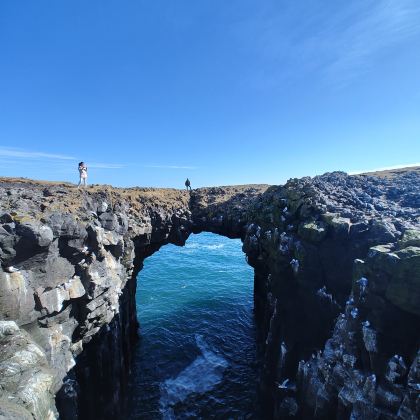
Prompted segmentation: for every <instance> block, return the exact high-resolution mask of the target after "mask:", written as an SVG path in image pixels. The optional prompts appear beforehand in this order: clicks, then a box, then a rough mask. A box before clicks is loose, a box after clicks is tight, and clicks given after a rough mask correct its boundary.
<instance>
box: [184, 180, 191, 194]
mask: <svg viewBox="0 0 420 420" xmlns="http://www.w3.org/2000/svg"><path fill="white" fill-rule="evenodd" d="M185 187H186V188H187V191H188V190H190V191H191V182H190V180H189V179H188V178H187V180H186V181H185Z"/></svg>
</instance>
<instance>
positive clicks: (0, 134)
mask: <svg viewBox="0 0 420 420" xmlns="http://www.w3.org/2000/svg"><path fill="white" fill-rule="evenodd" d="M81 160H84V161H85V162H86V163H87V164H88V167H89V172H90V174H89V175H90V179H89V181H90V182H92V183H108V184H114V185H119V186H135V185H141V186H169V187H182V186H183V182H184V179H185V178H186V177H187V176H188V177H189V178H190V179H191V181H192V186H193V187H197V186H204V185H227V184H245V183H270V184H278V183H283V182H284V181H285V180H287V179H288V178H290V177H298V176H304V175H315V174H320V173H323V172H326V171H332V170H344V171H347V172H355V171H363V170H368V169H376V168H382V167H390V166H398V165H407V164H415V163H417V162H420V3H419V1H418V0H353V1H351V2H349V1H348V0H346V1H344V0H324V1H320V0H316V1H315V0H302V1H300V2H297V1H296V0H282V1H280V0H276V1H275V0H265V1H257V0H254V1H249V0H230V1H226V0H212V1H197V0H177V1H173V0H166V1H163V0H153V1H143V0H119V1H117V0H89V1H86V0H72V1H55V0H49V1H47V0H36V1H34V0H31V1H29V0H27V1H25V0H20V1H16V0H3V1H2V2H1V3H0V175H2V176H25V177H30V178H39V179H50V180H54V179H55V180H68V181H77V168H76V165H77V163H78V162H79V161H81Z"/></svg>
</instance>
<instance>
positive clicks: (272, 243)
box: [0, 171, 420, 419]
mask: <svg viewBox="0 0 420 420" xmlns="http://www.w3.org/2000/svg"><path fill="white" fill-rule="evenodd" d="M376 175H377V176H374V177H373V176H366V175H360V176H348V175H346V174H344V173H331V174H325V175H323V176H319V177H315V178H302V179H293V180H290V181H289V182H288V183H287V184H285V185H284V186H278V187H277V186H273V187H268V186H261V185H249V186H240V187H217V188H202V189H198V190H194V191H192V192H191V194H190V193H187V192H185V191H178V190H169V189H166V190H165V189H140V188H132V189H116V188H111V187H107V186H94V187H91V188H88V189H86V190H77V189H76V188H75V187H74V186H71V185H68V184H53V183H41V182H36V181H28V180H18V179H2V180H0V261H1V270H0V319H1V321H0V417H1V416H3V417H4V418H15V419H26V418H28V419H31V418H35V419H53V418H58V417H60V418H62V419H75V418H80V419H84V418H95V419H99V418H112V417H114V418H115V417H118V415H119V413H120V410H121V408H122V405H123V401H124V391H125V384H126V379H127V375H128V373H129V370H130V358H131V348H132V344H133V342H134V340H135V338H136V336H137V328H138V325H137V318H136V306H135V291H136V277H137V274H138V272H139V271H140V270H141V268H142V264H143V261H144V259H145V258H146V257H148V256H149V255H151V254H152V253H153V252H155V251H156V250H158V249H159V248H160V247H161V246H162V245H165V244H167V243H174V244H177V245H183V244H184V243H185V241H186V239H187V238H188V235H189V234H190V233H199V232H201V231H210V232H215V233H219V234H222V235H225V236H228V237H232V238H234V237H236V238H241V239H242V241H243V250H244V252H245V254H246V257H247V261H248V263H249V264H250V265H251V266H253V267H254V269H255V282H254V297H255V312H256V317H257V321H258V324H259V330H260V334H261V345H260V347H261V353H262V360H263V366H262V367H261V395H262V397H263V399H264V402H265V405H266V407H267V417H268V418H270V417H274V418H308V419H310V418H352V419H363V418H369V417H372V418H378V419H388V418H389V419H397V418H401V419H415V418H418V417H419V416H420V353H419V350H420V334H419V331H420V211H419V209H420V182H419V181H420V174H419V173H418V172H416V171H406V172H401V173H397V174H390V175H389V174H387V175H386V176H383V174H376Z"/></svg>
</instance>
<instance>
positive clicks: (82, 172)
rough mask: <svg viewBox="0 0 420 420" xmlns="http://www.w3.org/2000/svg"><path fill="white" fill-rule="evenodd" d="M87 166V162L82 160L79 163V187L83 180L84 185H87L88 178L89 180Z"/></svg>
mask: <svg viewBox="0 0 420 420" xmlns="http://www.w3.org/2000/svg"><path fill="white" fill-rule="evenodd" d="M87 171H88V169H87V166H86V164H85V162H80V163H79V175H80V180H79V184H78V185H77V188H79V187H80V185H82V182H83V186H84V187H86V180H87V176H88V175H87Z"/></svg>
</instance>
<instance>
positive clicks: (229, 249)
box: [128, 233, 258, 419]
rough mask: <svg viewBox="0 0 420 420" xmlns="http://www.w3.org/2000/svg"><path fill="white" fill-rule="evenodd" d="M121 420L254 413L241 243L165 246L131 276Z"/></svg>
mask: <svg viewBox="0 0 420 420" xmlns="http://www.w3.org/2000/svg"><path fill="white" fill-rule="evenodd" d="M136 299H137V311H138V318H139V322H140V341H139V343H138V345H137V347H136V351H135V356H134V363H133V371H132V375H131V379H130V384H129V392H128V395H129V398H128V400H129V401H128V418H130V419H185V418H220V419H228V418H234V419H239V418H257V417H258V415H257V409H256V406H257V400H256V388H257V356H256V352H257V349H256V331H255V325H254V318H253V311H252V308H253V271H252V269H251V267H249V266H248V265H247V263H246V261H245V256H244V254H243V253H242V251H241V242H240V241H239V240H232V239H228V238H224V237H221V236H218V235H214V234H210V233H202V234H200V235H191V237H190V238H189V239H188V241H187V243H186V245H185V247H176V246H174V245H167V246H165V247H163V248H162V249H161V250H159V251H158V252H157V253H155V254H154V255H152V256H151V257H150V258H148V259H147V260H146V261H145V264H144V268H143V270H142V271H141V272H140V274H139V277H138V286H137V295H136Z"/></svg>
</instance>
